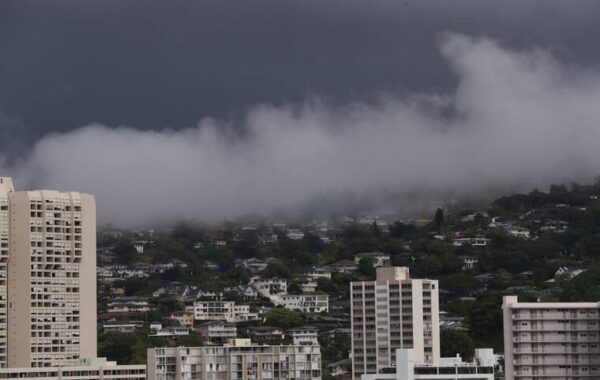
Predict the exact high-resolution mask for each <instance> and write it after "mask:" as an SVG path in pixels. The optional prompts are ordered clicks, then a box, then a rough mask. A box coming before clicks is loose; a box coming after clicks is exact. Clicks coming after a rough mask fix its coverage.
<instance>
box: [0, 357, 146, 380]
mask: <svg viewBox="0 0 600 380" xmlns="http://www.w3.org/2000/svg"><path fill="white" fill-rule="evenodd" d="M40 378H43V379H44V380H146V366H145V365H143V364H142V365H117V363H115V362H109V361H106V359H104V358H93V359H85V360H81V361H80V362H79V363H78V365H76V366H68V367H46V368H4V369H0V379H20V380H34V379H35V380H40Z"/></svg>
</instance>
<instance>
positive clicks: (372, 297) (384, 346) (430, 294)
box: [350, 267, 440, 379]
mask: <svg viewBox="0 0 600 380" xmlns="http://www.w3.org/2000/svg"><path fill="white" fill-rule="evenodd" d="M350 308H351V326H352V378H353V379H360V376H361V375H362V374H376V373H380V372H381V370H382V369H384V368H390V367H394V366H395V365H396V350H397V349H399V348H412V349H413V350H412V355H413V359H414V360H415V361H416V362H418V363H434V362H437V361H438V360H439V357H440V330H439V325H440V323H439V300H438V282H437V280H427V279H424V280H417V279H411V278H410V277H409V271H408V268H406V267H382V268H377V279H376V280H375V281H361V282H352V283H351V285H350Z"/></svg>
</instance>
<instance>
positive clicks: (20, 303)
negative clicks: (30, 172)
mask: <svg viewBox="0 0 600 380" xmlns="http://www.w3.org/2000/svg"><path fill="white" fill-rule="evenodd" d="M6 226H8V231H9V233H8V239H6V235H5V231H6ZM5 242H7V243H8V244H7V246H8V252H6V250H5V248H4V247H5ZM0 249H1V251H0V274H1V273H2V271H5V273H6V277H5V278H3V277H0V296H2V294H3V292H5V294H6V298H5V299H6V301H5V303H4V305H3V304H2V303H1V302H2V301H4V298H2V299H0V366H1V367H9V368H13V367H56V366H73V365H77V364H78V363H79V359H80V358H92V357H95V356H96V345H97V343H96V340H97V336H96V270H95V267H96V206H95V201H94V197H93V196H92V195H90V194H81V193H75V192H68V193H61V192H57V191H49V190H40V191H18V192H16V191H14V189H13V187H12V183H11V181H10V179H9V178H1V179H0ZM3 280H6V283H3V282H2V281H3ZM4 315H6V316H7V318H6V320H7V323H5V324H2V320H3V318H4ZM4 336H6V338H5V340H2V338H4Z"/></svg>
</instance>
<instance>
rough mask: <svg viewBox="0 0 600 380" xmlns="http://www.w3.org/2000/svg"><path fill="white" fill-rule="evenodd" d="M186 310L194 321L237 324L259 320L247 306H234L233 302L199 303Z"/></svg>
mask: <svg viewBox="0 0 600 380" xmlns="http://www.w3.org/2000/svg"><path fill="white" fill-rule="evenodd" d="M188 308H189V310H190V311H191V312H193V313H194V320H196V321H226V322H229V323H238V322H245V321H252V320H257V319H259V318H258V314H257V313H253V312H250V306H249V305H236V304H235V302H233V301H199V302H194V305H193V306H190V307H188Z"/></svg>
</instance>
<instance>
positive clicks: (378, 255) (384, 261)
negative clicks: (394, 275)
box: [354, 252, 392, 268]
mask: <svg viewBox="0 0 600 380" xmlns="http://www.w3.org/2000/svg"><path fill="white" fill-rule="evenodd" d="M365 257H371V258H372V259H373V266H374V267H375V268H378V267H387V266H390V264H391V262H392V261H391V256H390V255H389V254H387V253H382V252H363V253H357V254H356V255H354V263H355V264H358V263H360V260H362V259H363V258H365Z"/></svg>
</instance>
